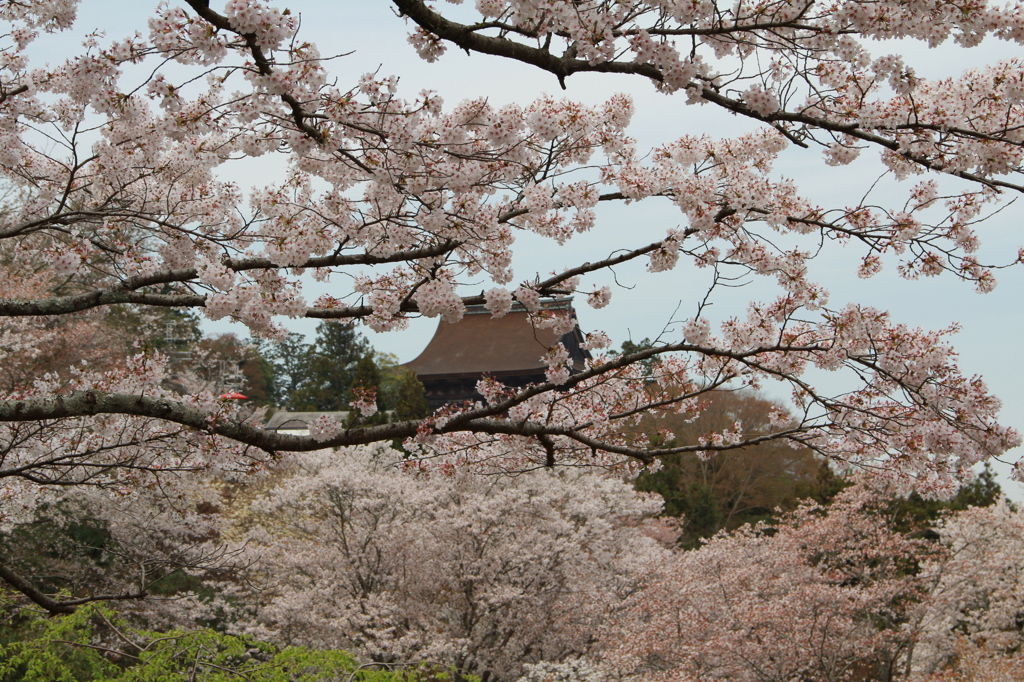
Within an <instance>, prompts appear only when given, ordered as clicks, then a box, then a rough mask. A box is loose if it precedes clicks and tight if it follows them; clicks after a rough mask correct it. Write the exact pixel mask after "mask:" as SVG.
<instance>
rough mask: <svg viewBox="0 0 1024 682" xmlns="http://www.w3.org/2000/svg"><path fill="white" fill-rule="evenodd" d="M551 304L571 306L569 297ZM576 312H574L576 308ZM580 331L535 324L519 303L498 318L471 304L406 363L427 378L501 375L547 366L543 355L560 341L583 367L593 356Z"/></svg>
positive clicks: (440, 327)
mask: <svg viewBox="0 0 1024 682" xmlns="http://www.w3.org/2000/svg"><path fill="white" fill-rule="evenodd" d="M548 307H549V308H556V307H557V308H562V309H568V310H570V311H572V308H571V306H570V305H569V302H568V300H563V301H558V302H555V303H554V304H549V306H548ZM572 315H573V317H575V313H574V312H572ZM580 340H581V337H580V335H579V332H578V331H573V332H570V333H569V334H566V335H565V336H562V337H558V336H556V335H555V333H554V332H553V331H552V330H551V329H534V328H533V326H532V325H531V324H530V319H529V316H528V315H527V313H526V310H525V309H523V308H522V306H519V305H518V304H517V305H516V306H515V307H514V308H513V309H512V312H510V313H508V314H507V315H505V316H504V317H499V318H497V319H495V318H494V317H492V316H491V314H490V312H488V311H487V310H486V309H485V308H484V307H483V306H469V307H468V308H467V309H466V315H465V317H463V318H462V320H461V321H460V322H457V323H455V324H448V323H446V322H440V323H439V324H438V326H437V331H435V332H434V338H432V339H431V340H430V343H429V344H428V345H427V347H426V349H424V351H423V352H422V353H420V354H419V357H417V358H416V359H415V360H413V361H412V362H409V363H406V365H405V366H406V367H408V368H409V369H411V370H412V371H413V372H415V373H416V374H417V376H419V378H420V379H421V380H422V379H424V378H426V379H430V378H434V377H440V376H450V377H458V376H479V375H480V374H485V373H486V374H490V375H493V376H496V377H498V376H502V375H510V374H523V373H528V372H530V373H535V372H541V373H542V372H543V371H544V369H546V365H545V364H544V363H543V362H542V361H541V359H540V358H541V356H542V355H544V353H545V352H547V350H548V348H549V347H551V346H554V345H555V344H557V343H558V342H559V341H561V342H562V343H563V344H564V345H565V347H566V349H567V350H568V351H569V355H570V358H572V360H573V361H574V364H576V365H577V366H578V368H580V367H582V362H583V359H584V358H586V357H588V355H587V353H586V351H583V350H582V349H581V348H580V346H579V343H580Z"/></svg>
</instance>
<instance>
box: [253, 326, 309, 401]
mask: <svg viewBox="0 0 1024 682" xmlns="http://www.w3.org/2000/svg"><path fill="white" fill-rule="evenodd" d="M263 347H265V350H264V351H263V353H262V354H263V355H264V356H265V357H266V358H267V360H268V361H269V363H270V366H271V367H272V369H273V372H272V376H273V382H272V385H273V399H274V404H276V405H278V406H281V407H285V406H288V405H289V404H290V403H291V398H292V396H293V395H295V394H296V392H298V390H299V387H300V386H302V385H303V384H304V383H305V382H306V380H307V379H308V378H309V377H308V373H309V355H310V353H311V350H312V346H311V345H310V344H308V343H306V337H305V336H303V335H302V334H295V333H292V334H289V335H288V336H287V337H286V338H285V339H284V340H282V341H279V342H277V343H274V344H269V343H266V342H263Z"/></svg>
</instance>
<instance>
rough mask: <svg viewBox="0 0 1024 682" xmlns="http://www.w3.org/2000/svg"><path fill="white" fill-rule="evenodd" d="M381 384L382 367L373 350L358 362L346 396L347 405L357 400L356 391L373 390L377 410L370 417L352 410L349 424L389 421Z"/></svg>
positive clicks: (362, 424) (363, 424)
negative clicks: (379, 366)
mask: <svg viewBox="0 0 1024 682" xmlns="http://www.w3.org/2000/svg"><path fill="white" fill-rule="evenodd" d="M380 384H381V375H380V369H378V368H377V363H376V362H375V361H374V359H373V351H370V352H369V353H367V354H366V355H364V356H363V357H362V359H360V360H359V362H357V363H356V368H355V371H354V372H353V373H352V387H351V388H350V389H349V390H348V393H347V394H346V396H345V405H346V406H348V405H349V404H350V403H351V402H353V401H354V400H356V398H357V395H356V393H357V392H359V391H360V390H362V391H372V392H373V394H374V396H375V397H376V404H377V411H376V412H375V413H373V414H372V415H370V416H369V417H363V416H362V415H361V414H360V413H359V411H358V410H352V411H351V412H350V413H349V417H348V421H349V426H354V425H356V424H359V425H361V426H365V425H369V424H383V423H384V422H385V421H387V415H386V414H385V412H384V410H385V409H386V407H385V406H384V402H383V400H382V396H381V390H380Z"/></svg>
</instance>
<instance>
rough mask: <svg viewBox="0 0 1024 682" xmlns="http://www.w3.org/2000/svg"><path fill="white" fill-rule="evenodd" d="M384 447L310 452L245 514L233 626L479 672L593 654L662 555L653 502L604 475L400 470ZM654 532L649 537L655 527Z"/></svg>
mask: <svg viewBox="0 0 1024 682" xmlns="http://www.w3.org/2000/svg"><path fill="white" fill-rule="evenodd" d="M400 462H401V458H400V456H399V453H398V452H396V451H394V450H391V449H390V448H387V447H383V446H364V447H361V448H352V449H349V450H347V451H343V452H334V451H330V450H324V451H319V452H315V453H310V454H308V455H304V456H302V457H300V458H298V459H297V460H296V462H295V463H294V465H293V466H292V468H291V469H290V470H288V471H286V472H284V473H283V474H282V476H281V477H280V479H279V480H278V482H277V484H276V485H273V486H271V487H269V488H268V489H267V490H265V491H264V492H263V493H261V494H260V495H259V496H257V497H256V499H255V501H253V502H252V504H251V507H250V510H249V511H247V512H245V513H239V514H238V516H237V518H239V519H240V522H241V523H243V524H245V525H248V526H249V527H250V530H249V533H248V535H247V536H246V539H247V544H246V551H247V553H248V554H249V555H250V556H251V557H252V558H253V559H254V560H256V559H258V561H254V563H253V571H252V573H251V574H250V576H249V578H250V580H251V582H252V584H253V585H255V587H256V588H257V590H256V591H255V592H252V593H249V594H246V593H245V591H243V590H234V591H229V593H228V594H229V601H230V602H233V603H235V604H241V605H242V607H241V608H238V607H236V609H235V610H236V611H239V610H240V611H241V613H240V614H238V615H236V616H234V622H235V627H237V628H240V629H243V630H244V631H247V632H248V633H250V634H254V635H256V636H259V637H260V638H266V639H269V640H270V641H275V642H277V643H279V644H282V645H285V644H286V645H300V646H315V647H328V648H339V647H340V648H345V649H348V650H350V651H353V652H354V653H357V654H358V655H361V656H362V657H364V658H369V659H370V660H375V661H381V662H394V661H403V660H427V661H438V662H441V663H444V664H446V665H454V666H456V667H457V668H458V669H459V670H461V671H463V672H467V673H474V674H477V675H480V676H481V678H482V679H484V680H487V679H506V680H508V679H515V678H516V677H517V676H518V674H519V672H520V670H521V666H522V665H523V664H524V663H531V662H538V661H543V660H548V661H558V660H562V659H564V658H566V657H569V656H573V655H574V656H577V657H578V656H580V655H583V654H585V653H587V652H588V651H589V649H590V647H591V646H592V644H593V642H594V641H595V639H596V637H597V630H598V629H599V627H600V626H601V623H602V620H601V619H602V616H604V615H605V612H606V611H607V609H608V608H609V607H610V606H611V605H612V604H616V603H618V602H619V601H621V600H622V599H623V598H624V597H625V596H626V595H628V594H629V593H630V592H632V591H633V590H634V589H635V584H636V582H637V580H638V577H639V576H640V575H642V574H643V573H644V571H645V568H646V567H647V566H648V565H649V564H651V563H652V562H655V561H658V560H660V559H662V557H663V556H664V555H665V554H666V550H665V549H663V548H662V547H661V546H660V545H659V544H658V543H657V542H656V541H655V540H654V539H652V538H651V537H649V536H648V533H649V531H648V530H647V529H646V523H647V521H646V520H647V518H648V517H650V516H652V515H654V514H657V513H658V512H659V511H660V509H661V501H660V500H659V499H657V497H656V496H650V495H646V494H643V493H637V492H636V491H634V490H633V488H632V487H631V486H630V485H629V483H628V482H624V481H622V480H621V479H616V478H614V477H608V476H606V475H604V474H603V473H602V472H600V471H595V470H593V469H589V470H587V469H584V470H579V469H576V470H556V471H554V472H551V471H547V470H542V471H535V472H531V473H522V474H518V475H515V476H489V477H483V476H475V475H471V474H465V473H461V474H457V475H455V476H453V477H449V476H440V475H436V474H435V475H432V476H425V475H418V476H409V475H408V474H405V473H403V472H402V471H400V470H399V469H398V468H397V466H396V465H397V464H399V463H400ZM650 534H652V535H656V534H657V530H656V529H655V531H654V532H653V533H650Z"/></svg>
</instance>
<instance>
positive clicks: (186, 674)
mask: <svg viewBox="0 0 1024 682" xmlns="http://www.w3.org/2000/svg"><path fill="white" fill-rule="evenodd" d="M5 606H6V605H5V604H3V603H2V602H0V612H2V613H3V615H4V616H5V619H4V622H3V624H2V626H0V627H2V629H0V682H228V681H229V680H230V681H231V682H235V681H237V680H248V682H328V681H331V680H341V679H345V680H351V681H352V682H442V681H444V682H456V681H457V680H461V681H462V682H478V678H474V677H468V676H461V675H458V674H457V673H455V672H454V671H451V670H447V669H443V668H440V667H438V666H432V665H427V664H424V665H414V666H405V667H400V668H398V669H396V670H381V669H380V668H381V666H380V665H377V664H374V665H369V666H360V665H359V664H358V663H357V662H356V661H355V660H354V659H353V658H352V656H351V655H349V654H348V653H346V652H344V651H316V650H312V649H304V648H300V647H287V648H283V649H279V648H277V647H274V646H271V645H269V644H266V643H263V642H258V641H256V640H253V639H250V638H247V637H236V636H232V635H226V634H223V633H219V632H215V631H213V630H190V631H187V632H186V631H171V632H162V633H161V632H147V631H143V630H138V629H135V628H130V627H128V626H127V624H126V623H124V622H123V621H121V620H120V619H118V617H117V616H116V614H115V613H114V612H113V611H112V610H110V609H107V608H105V607H103V606H102V605H99V604H92V605H87V606H83V607H81V608H79V609H78V611H76V612H75V613H74V614H71V615H68V616H58V617H54V618H44V617H42V616H41V615H39V614H38V613H31V612H26V611H16V610H14V609H12V608H10V607H9V606H7V607H6V608H4V607H5ZM129 642H130V643H129Z"/></svg>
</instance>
